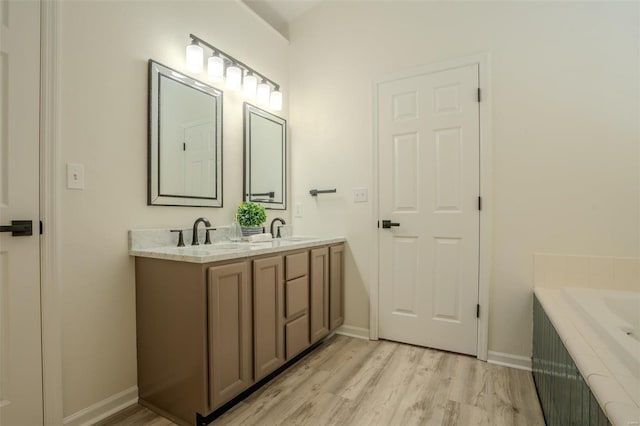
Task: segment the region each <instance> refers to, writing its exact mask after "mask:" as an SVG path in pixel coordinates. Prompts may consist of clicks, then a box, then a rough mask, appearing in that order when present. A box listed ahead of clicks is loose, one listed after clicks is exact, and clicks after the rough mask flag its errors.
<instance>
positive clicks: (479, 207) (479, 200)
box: [478, 196, 482, 210]
mask: <svg viewBox="0 0 640 426" xmlns="http://www.w3.org/2000/svg"><path fill="white" fill-rule="evenodd" d="M478 210H482V197H480V196H479V197H478Z"/></svg>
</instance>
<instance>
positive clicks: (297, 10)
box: [242, 0, 322, 39]
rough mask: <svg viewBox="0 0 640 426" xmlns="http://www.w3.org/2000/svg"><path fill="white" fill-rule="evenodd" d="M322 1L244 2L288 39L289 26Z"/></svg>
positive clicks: (268, 0)
mask: <svg viewBox="0 0 640 426" xmlns="http://www.w3.org/2000/svg"><path fill="white" fill-rule="evenodd" d="M321 1H322V0H242V2H243V3H244V4H246V5H247V6H248V7H249V8H250V9H252V10H253V11H254V12H255V13H256V14H258V15H259V16H260V17H261V18H262V19H264V20H265V21H266V22H267V23H268V24H270V25H271V26H272V27H273V28H275V29H276V30H277V31H278V32H280V33H281V34H282V35H283V36H285V37H286V38H287V39H288V38H289V24H290V23H291V22H292V21H293V20H295V19H296V18H298V17H299V16H301V15H302V14H304V13H306V12H308V11H309V10H311V9H313V8H314V7H315V6H317V5H318V4H319V3H320V2H321Z"/></svg>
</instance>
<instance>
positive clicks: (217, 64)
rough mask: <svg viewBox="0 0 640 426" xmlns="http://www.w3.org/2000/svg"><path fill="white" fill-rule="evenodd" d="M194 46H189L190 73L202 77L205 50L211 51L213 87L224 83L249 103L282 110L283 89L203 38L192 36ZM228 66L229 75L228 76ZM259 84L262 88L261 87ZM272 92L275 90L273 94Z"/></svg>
mask: <svg viewBox="0 0 640 426" xmlns="http://www.w3.org/2000/svg"><path fill="white" fill-rule="evenodd" d="M189 37H190V38H191V43H190V44H189V45H188V46H187V56H186V59H187V64H186V66H187V70H189V72H191V73H196V74H199V73H201V72H202V71H203V65H204V49H203V47H202V46H205V47H207V48H209V49H210V50H211V51H212V54H211V56H210V57H209V58H208V59H207V76H208V78H209V81H211V82H212V83H221V82H223V81H225V83H226V86H227V88H228V89H229V90H239V89H240V88H241V87H242V92H243V94H244V96H245V98H247V99H256V101H257V102H258V103H259V104H261V105H266V106H268V107H269V108H270V109H272V110H274V111H281V110H282V92H281V91H280V85H278V84H277V83H276V82H275V81H273V80H270V79H268V78H267V77H266V76H264V75H263V74H260V73H259V72H257V71H256V70H255V69H253V68H251V67H250V66H248V65H247V64H245V63H243V62H241V61H239V60H237V59H236V58H234V57H233V56H231V55H228V54H226V53H225V52H223V51H221V50H220V49H218V48H217V47H215V46H213V45H211V44H210V43H208V42H206V41H204V40H203V39H201V38H200V37H196V36H194V35H193V34H189ZM225 66H226V72H225ZM258 81H260V84H258ZM272 88H273V90H272Z"/></svg>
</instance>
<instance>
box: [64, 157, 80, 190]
mask: <svg viewBox="0 0 640 426" xmlns="http://www.w3.org/2000/svg"><path fill="white" fill-rule="evenodd" d="M67 188H69V189H84V165H82V164H73V163H67Z"/></svg>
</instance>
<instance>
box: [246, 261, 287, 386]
mask: <svg viewBox="0 0 640 426" xmlns="http://www.w3.org/2000/svg"><path fill="white" fill-rule="evenodd" d="M282 269H283V261H282V256H271V257H267V258H264V259H258V260H254V261H253V311H254V321H253V331H254V332H253V339H254V345H255V351H254V359H253V363H254V369H255V370H254V372H255V380H256V381H257V380H260V379H262V378H264V377H266V376H267V375H268V374H269V373H271V372H273V371H275V370H276V369H277V368H278V367H280V366H281V365H282V364H284V361H285V354H284V294H283V293H284V291H283V290H284V289H283V287H284V271H283V270H282ZM249 334H250V333H249Z"/></svg>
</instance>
